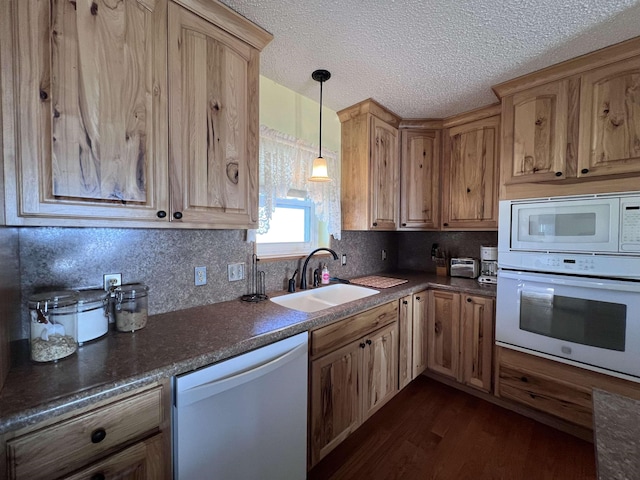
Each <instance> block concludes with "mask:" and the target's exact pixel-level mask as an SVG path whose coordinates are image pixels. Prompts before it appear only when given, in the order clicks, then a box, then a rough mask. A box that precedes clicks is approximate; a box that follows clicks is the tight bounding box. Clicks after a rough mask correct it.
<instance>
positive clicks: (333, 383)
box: [309, 301, 398, 468]
mask: <svg viewBox="0 0 640 480" xmlns="http://www.w3.org/2000/svg"><path fill="white" fill-rule="evenodd" d="M397 318H398V302H397V301H394V302H391V303H388V304H385V305H381V306H379V307H376V308H374V309H371V310H368V311H366V312H363V313H361V314H358V315H354V316H353V317H348V318H346V319H344V320H340V321H338V322H336V323H333V324H331V325H328V326H326V327H323V328H320V329H318V330H315V331H312V332H311V361H310V367H309V369H310V370H309V371H310V373H309V374H310V393H309V395H310V400H309V404H310V413H309V415H310V417H309V428H310V432H309V467H310V468H311V467H313V466H314V465H315V464H316V463H318V461H320V460H321V459H322V458H323V457H324V456H326V455H327V454H328V453H329V452H330V451H331V450H333V449H334V448H335V447H336V446H337V445H338V444H339V443H340V442H342V441H343V440H344V439H345V438H346V437H347V436H349V434H350V433H351V432H353V431H354V430H355V429H356V428H358V427H359V426H360V425H361V424H362V423H363V422H364V421H365V420H366V419H367V418H369V416H371V415H372V414H373V413H375V412H376V411H377V410H378V409H379V408H380V407H382V405H384V404H385V403H386V402H387V401H389V400H390V399H391V398H392V397H393V396H394V395H395V394H396V393H397V391H398V322H397ZM367 328H369V330H368V331H367V330H366V329H367ZM363 330H364V331H363Z"/></svg>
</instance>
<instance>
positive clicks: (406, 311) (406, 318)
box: [398, 295, 413, 390]
mask: <svg viewBox="0 0 640 480" xmlns="http://www.w3.org/2000/svg"><path fill="white" fill-rule="evenodd" d="M412 306H413V300H412V298H411V295H407V296H406V297H403V298H401V299H400V312H399V315H398V339H399V341H398V344H399V352H398V389H400V390H401V389H403V388H404V387H406V386H407V384H408V383H409V382H410V381H411V380H413V374H412V371H413V308H412Z"/></svg>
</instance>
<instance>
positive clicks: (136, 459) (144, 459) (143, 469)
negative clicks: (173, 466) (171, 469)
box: [65, 433, 163, 480]
mask: <svg viewBox="0 0 640 480" xmlns="http://www.w3.org/2000/svg"><path fill="white" fill-rule="evenodd" d="M162 443H163V438H162V434H161V433H160V434H158V435H155V436H153V437H151V438H149V439H147V440H142V441H141V442H138V443H136V444H134V445H132V446H130V447H128V448H125V449H124V450H122V451H121V452H118V453H116V454H113V455H111V456H109V457H107V458H105V459H104V460H102V461H99V462H96V463H95V464H94V465H91V466H90V467H88V468H85V469H84V470H81V471H80V472H77V473H75V474H73V475H70V476H68V477H65V480H96V479H102V478H104V479H107V478H117V479H119V480H156V479H158V478H163V468H162V463H163V459H162Z"/></svg>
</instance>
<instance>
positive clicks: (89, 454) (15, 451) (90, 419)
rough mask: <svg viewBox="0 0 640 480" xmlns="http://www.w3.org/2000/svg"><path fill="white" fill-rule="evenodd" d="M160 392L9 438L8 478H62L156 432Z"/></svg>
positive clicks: (123, 400)
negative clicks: (104, 455) (122, 446)
mask: <svg viewBox="0 0 640 480" xmlns="http://www.w3.org/2000/svg"><path fill="white" fill-rule="evenodd" d="M161 395H162V387H156V388H154V389H152V390H148V391H146V392H143V393H140V394H137V395H133V396H131V397H128V398H125V399H122V400H118V401H117V402H114V403H111V404H109V405H107V406H105V407H102V408H99V409H97V410H94V411H90V412H87V413H85V414H83V415H79V416H77V417H74V418H70V419H68V420H65V421H62V422H60V423H56V424H53V425H50V426H48V427H45V428H42V429H40V430H36V431H33V432H30V433H28V434H25V435H23V436H21V437H17V438H14V439H12V440H10V441H8V442H7V465H8V469H9V472H10V478H12V479H29V480H38V479H51V478H58V477H59V476H62V475H65V474H67V473H69V472H71V471H73V470H76V469H77V468H80V467H82V466H84V465H86V464H87V463H88V462H91V461H94V460H97V459H98V458H99V457H100V456H102V455H103V454H106V453H110V452H111V451H114V450H115V449H116V448H118V447H119V446H121V445H124V444H126V443H128V442H131V441H133V440H136V439H140V438H142V437H144V436H146V435H147V434H148V433H150V432H153V431H158V430H159V428H160V422H161V420H162V407H161ZM94 442H95V443H94Z"/></svg>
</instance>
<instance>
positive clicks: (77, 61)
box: [3, 0, 168, 225]
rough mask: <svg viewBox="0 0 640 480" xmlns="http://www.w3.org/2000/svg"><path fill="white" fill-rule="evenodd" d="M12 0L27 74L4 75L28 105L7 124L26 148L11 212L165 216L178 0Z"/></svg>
mask: <svg viewBox="0 0 640 480" xmlns="http://www.w3.org/2000/svg"><path fill="white" fill-rule="evenodd" d="M12 3H13V5H12V6H11V9H10V13H9V14H10V15H12V16H13V24H14V25H15V30H14V36H13V37H11V38H10V39H9V40H8V42H12V43H13V47H12V50H13V51H12V53H13V55H14V63H13V65H12V68H14V69H15V72H14V77H13V78H15V79H16V80H15V83H10V84H7V85H3V87H5V88H6V89H7V91H6V92H5V95H6V96H5V97H4V106H3V109H6V111H7V112H8V111H15V112H16V113H15V117H13V118H11V117H7V118H11V120H12V121H7V122H6V123H5V127H6V130H5V134H8V133H9V131H10V130H13V129H15V132H17V133H16V134H15V137H12V141H13V138H15V141H16V143H17V148H16V152H18V155H17V156H16V158H15V161H16V163H15V171H12V168H13V167H11V168H10V169H9V170H7V171H6V173H7V176H6V188H7V193H8V198H12V199H15V200H14V201H16V204H15V205H9V204H8V205H7V209H8V210H9V213H8V218H7V220H8V223H12V224H21V223H25V224H29V222H30V221H32V224H47V222H46V219H50V218H56V217H57V218H58V219H61V218H64V220H59V223H58V224H61V223H62V222H64V224H65V225H95V224H99V220H102V219H124V220H151V219H153V220H156V221H159V220H158V217H157V216H156V215H157V213H158V212H159V211H166V210H167V207H168V198H167V188H166V183H167V98H166V95H167V85H166V83H167V82H166V76H167V75H166V21H167V2H166V0H144V1H143V0H124V1H120V2H111V1H107V0H94V1H92V2H70V1H66V0H51V1H50V2H43V1H39V2H38V1H33V0H27V1H20V2H12ZM5 35H8V33H7V32H5ZM5 38H6V37H5ZM4 60H5V58H4V57H3V63H4ZM3 68H5V66H4V64H3ZM7 68H9V67H8V66H7ZM13 120H15V124H14V123H13ZM11 133H13V132H11ZM7 141H9V140H8V139H7ZM15 215H17V217H15V218H14V216H15ZM160 216H161V217H162V215H160ZM32 219H38V220H37V221H36V220H32ZM73 219H88V220H89V222H82V223H81V222H79V221H77V220H75V221H74V220H73ZM91 220H93V223H91ZM54 224H55V223H54Z"/></svg>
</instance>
